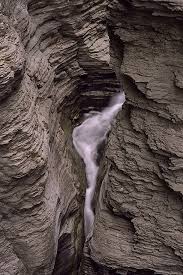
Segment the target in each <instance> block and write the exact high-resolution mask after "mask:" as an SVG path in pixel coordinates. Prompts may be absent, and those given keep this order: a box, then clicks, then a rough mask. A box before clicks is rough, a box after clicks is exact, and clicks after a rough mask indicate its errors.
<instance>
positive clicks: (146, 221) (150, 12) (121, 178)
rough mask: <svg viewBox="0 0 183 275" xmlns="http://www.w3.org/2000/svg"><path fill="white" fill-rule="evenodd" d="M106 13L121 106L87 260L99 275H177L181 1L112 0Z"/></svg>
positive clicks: (182, 236) (180, 269)
mask: <svg viewBox="0 0 183 275" xmlns="http://www.w3.org/2000/svg"><path fill="white" fill-rule="evenodd" d="M108 13H109V14H108V29H109V34H110V39H111V47H112V49H111V57H112V59H111V61H112V63H113V66H114V68H115V70H116V73H117V75H118V77H119V78H120V80H121V81H122V83H123V87H124V90H125V93H126V98H127V101H126V104H125V109H124V110H123V111H122V112H121V113H120V115H119V116H118V119H117V123H116V126H115V127H114V128H113V130H112V132H111V134H110V137H109V143H108V147H107V151H106V165H107V173H106V175H105V177H104V180H103V182H102V186H101V189H100V196H99V201H98V205H97V211H96V218H95V227H94V235H93V238H92V240H91V241H90V249H91V257H92V260H93V261H94V262H95V265H97V264H98V270H101V271H100V272H101V273H100V274H163V275H165V274H166V275H168V274H172V275H173V274H174V275H180V274H183V230H182V222H183V216H182V206H183V201H182V195H183V169H182V168H183V148H182V141H183V112H182V106H183V90H182V88H183V86H182V80H183V75H182V69H183V60H182V46H183V29H182V23H183V4H182V1H169V0H167V1H161V0H159V1H156V0H155V1H140V0H134V1H133V0H132V1H128V0H126V1H125V0H123V1H112V2H110V5H109V10H108ZM91 274H98V273H97V272H96V268H93V271H92V272H91Z"/></svg>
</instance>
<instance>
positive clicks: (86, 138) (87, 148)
mask: <svg viewBox="0 0 183 275" xmlns="http://www.w3.org/2000/svg"><path fill="white" fill-rule="evenodd" d="M124 102H125V95H124V93H117V94H116V95H114V96H113V97H112V98H111V100H110V102H109V105H108V106H107V107H106V108H104V110H103V111H101V112H90V113H89V114H87V117H86V119H85V120H84V122H83V123H82V124H81V125H79V126H78V127H75V128H74V130H73V134H72V138H73V144H74V147H75V148H76V150H77V152H78V154H79V155H80V157H81V158H82V159H83V161H84V163H85V170H86V178H87V188H86V195H85V205H84V229H85V238H87V237H88V236H89V235H90V234H92V230H93V223H94V213H93V209H92V200H93V196H94V192H95V186H96V181H97V173H98V168H99V167H98V166H97V162H96V160H97V151H98V146H99V145H100V144H101V143H102V142H103V141H104V140H105V139H106V136H107V133H108V132H109V131H110V129H111V124H112V122H113V120H114V118H115V117H116V115H117V113H118V112H119V111H120V109H121V107H122V105H123V103H124Z"/></svg>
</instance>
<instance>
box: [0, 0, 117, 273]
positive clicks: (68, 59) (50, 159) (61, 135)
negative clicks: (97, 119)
mask: <svg viewBox="0 0 183 275" xmlns="http://www.w3.org/2000/svg"><path fill="white" fill-rule="evenodd" d="M105 8H106V2H105V1H103V0H95V1H85V0H80V1H78V0H76V1H75V0H73V1H64V0H63V1H62V0H59V1H58V0H52V1H48V0H36V1H34V0H8V1H7V0H1V3H0V11H1V14H0V118H1V119H0V218H1V222H0V231H1V234H0V243H1V246H0V255H1V260H0V274H1V275H5V274H11V275H13V274H26V275H28V274H34V275H36V274H37V275H41V274H42V275H49V274H52V272H54V274H76V270H77V268H78V263H79V259H80V256H81V250H82V245H83V226H82V225H83V218H82V216H83V215H82V209H83V198H84V188H85V177H84V169H83V165H82V163H81V161H80V160H79V157H78V156H77V155H76V152H75V151H74V150H73V146H72V140H71V133H72V128H73V125H75V124H76V122H77V120H78V118H79V117H80V109H84V105H85V104H86V108H90V107H91V106H90V105H92V104H88V102H89V100H88V93H90V94H95V100H94V101H95V102H96V98H104V96H103V94H104V93H103V91H102V89H104V90H106V88H107V90H108V93H110V92H111V91H113V90H115V89H116V87H117V86H119V85H117V84H116V78H115V74H114V72H113V71H112V70H111V69H110V68H109V64H108V63H109V38H108V35H107V32H106V26H105V18H106V10H105ZM104 79H106V80H104ZM109 81H110V84H109ZM101 84H102V85H101ZM84 92H86V93H84ZM83 93H84V94H83ZM101 94H102V97H101ZM99 102H100V104H99V105H100V106H98V107H101V105H102V104H103V100H99ZM56 255H57V257H56ZM55 259H56V264H55ZM54 266H55V267H54ZM53 270H54V271H53Z"/></svg>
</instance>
